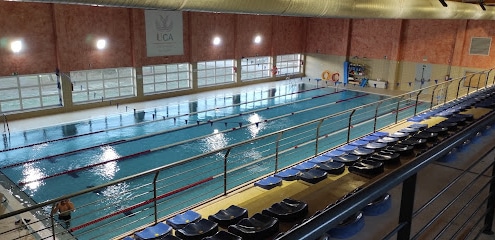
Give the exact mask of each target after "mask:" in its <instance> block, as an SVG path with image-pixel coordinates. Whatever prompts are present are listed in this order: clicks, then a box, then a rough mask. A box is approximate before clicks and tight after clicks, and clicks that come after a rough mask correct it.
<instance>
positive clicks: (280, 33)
mask: <svg viewBox="0 0 495 240" xmlns="http://www.w3.org/2000/svg"><path fill="white" fill-rule="evenodd" d="M304 25H305V21H304V18H298V17H274V18H273V41H272V42H273V54H274V55H282V54H291V53H303V52H304V41H305V38H306V31H305V30H306V29H305V27H304Z"/></svg>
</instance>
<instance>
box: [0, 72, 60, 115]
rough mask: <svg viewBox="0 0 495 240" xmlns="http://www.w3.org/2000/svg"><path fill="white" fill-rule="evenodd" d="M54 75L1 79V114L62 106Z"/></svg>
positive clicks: (57, 83)
mask: <svg viewBox="0 0 495 240" xmlns="http://www.w3.org/2000/svg"><path fill="white" fill-rule="evenodd" d="M61 99H62V97H61V93H60V88H59V82H58V79H57V76H56V75H55V74H54V73H46V74H36V75H20V76H9V77H2V78H0V110H1V112H12V111H23V110H27V109H36V108H43V107H50V106H60V105H62V100H61Z"/></svg>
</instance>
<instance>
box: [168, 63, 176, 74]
mask: <svg viewBox="0 0 495 240" xmlns="http://www.w3.org/2000/svg"><path fill="white" fill-rule="evenodd" d="M167 72H168V73H170V72H177V64H168V65H167Z"/></svg>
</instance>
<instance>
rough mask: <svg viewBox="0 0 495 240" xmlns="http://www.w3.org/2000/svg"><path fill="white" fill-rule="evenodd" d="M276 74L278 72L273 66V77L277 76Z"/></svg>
mask: <svg viewBox="0 0 495 240" xmlns="http://www.w3.org/2000/svg"><path fill="white" fill-rule="evenodd" d="M277 72H278V68H277V67H276V66H273V68H272V74H273V76H275V75H277Z"/></svg>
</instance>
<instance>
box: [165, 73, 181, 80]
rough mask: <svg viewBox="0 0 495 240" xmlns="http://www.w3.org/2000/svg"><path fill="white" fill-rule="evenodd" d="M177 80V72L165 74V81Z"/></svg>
mask: <svg viewBox="0 0 495 240" xmlns="http://www.w3.org/2000/svg"><path fill="white" fill-rule="evenodd" d="M177 80H179V75H178V74H177V73H169V74H168V75H167V81H177Z"/></svg>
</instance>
